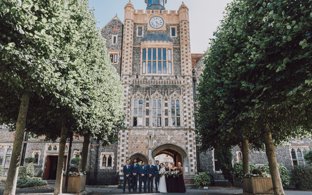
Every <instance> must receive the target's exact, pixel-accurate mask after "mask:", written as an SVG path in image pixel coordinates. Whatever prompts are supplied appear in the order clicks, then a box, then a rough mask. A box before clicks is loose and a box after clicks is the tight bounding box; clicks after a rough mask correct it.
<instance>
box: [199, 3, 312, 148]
mask: <svg viewBox="0 0 312 195" xmlns="http://www.w3.org/2000/svg"><path fill="white" fill-rule="evenodd" d="M311 6H312V1H311V0H307V1H304V2H301V1H292V2H289V1H287V0H276V1H272V2H266V1H257V2H256V3H255V2H253V1H248V0H235V1H233V2H232V3H231V4H230V5H229V6H228V8H227V12H226V17H225V18H224V20H223V21H222V24H221V26H220V27H219V28H218V30H217V32H216V33H215V34H214V35H215V37H214V39H212V42H211V47H210V49H209V51H208V52H207V54H206V56H205V65H206V67H205V70H204V73H203V76H202V79H201V82H200V84H199V88H198V91H199V93H200V95H199V98H198V100H199V109H198V110H197V126H198V128H199V132H200V135H201V138H202V146H203V147H204V148H205V149H207V148H210V147H217V146H219V145H220V143H222V144H223V145H237V144H239V143H240V142H241V140H242V139H243V137H246V138H248V139H249V141H250V143H251V144H253V145H254V146H255V147H259V146H261V145H262V144H263V142H264V137H265V136H264V134H265V133H266V132H272V135H273V139H274V142H275V143H276V144H278V143H280V142H281V141H284V140H287V139H289V138H290V137H294V136H300V135H303V134H305V133H306V132H307V131H311V121H312V120H311V116H312V115H311V105H312V101H311V99H312V98H311V97H312V91H311V82H310V81H311V80H312V74H311V71H312V70H311V68H312V59H311V58H312V55H311V54H312V44H311V43H312V35H311V34H312V33H311V29H312V18H311V15H310V13H311V11H310V10H311V8H312V7H311ZM255 10H257V11H255ZM306 43H307V44H306ZM211 137H213V138H214V139H211Z"/></svg>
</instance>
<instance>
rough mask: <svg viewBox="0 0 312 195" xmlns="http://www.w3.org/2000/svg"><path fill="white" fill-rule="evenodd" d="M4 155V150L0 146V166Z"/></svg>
mask: <svg viewBox="0 0 312 195" xmlns="http://www.w3.org/2000/svg"><path fill="white" fill-rule="evenodd" d="M4 155H5V148H4V147H3V146H1V147H0V166H2V165H3V160H4Z"/></svg>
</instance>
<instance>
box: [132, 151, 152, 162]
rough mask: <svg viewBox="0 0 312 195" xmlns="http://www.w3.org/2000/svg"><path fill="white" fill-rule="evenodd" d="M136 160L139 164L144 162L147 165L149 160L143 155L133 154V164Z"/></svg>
mask: <svg viewBox="0 0 312 195" xmlns="http://www.w3.org/2000/svg"><path fill="white" fill-rule="evenodd" d="M134 159H136V160H137V162H140V161H143V162H144V163H145V164H147V163H148V158H147V157H146V156H145V155H143V154H141V153H136V154H133V155H132V156H131V157H130V160H131V161H132V162H133V160H134Z"/></svg>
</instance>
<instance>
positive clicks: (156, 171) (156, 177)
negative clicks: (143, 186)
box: [155, 160, 160, 193]
mask: <svg viewBox="0 0 312 195" xmlns="http://www.w3.org/2000/svg"><path fill="white" fill-rule="evenodd" d="M159 170H160V165H159V161H158V160H156V165H155V187H156V192H157V193H158V192H159V190H158V188H159V180H160V175H159Z"/></svg>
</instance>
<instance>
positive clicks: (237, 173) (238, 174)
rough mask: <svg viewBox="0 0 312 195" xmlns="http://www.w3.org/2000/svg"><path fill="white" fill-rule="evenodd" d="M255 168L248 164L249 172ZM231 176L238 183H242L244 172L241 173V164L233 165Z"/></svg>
mask: <svg viewBox="0 0 312 195" xmlns="http://www.w3.org/2000/svg"><path fill="white" fill-rule="evenodd" d="M254 168H255V165H253V164H249V170H253V169H254ZM233 175H234V177H235V179H237V180H239V181H241V182H242V181H243V178H244V176H245V175H244V171H243V164H242V163H235V164H234V166H233Z"/></svg>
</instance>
